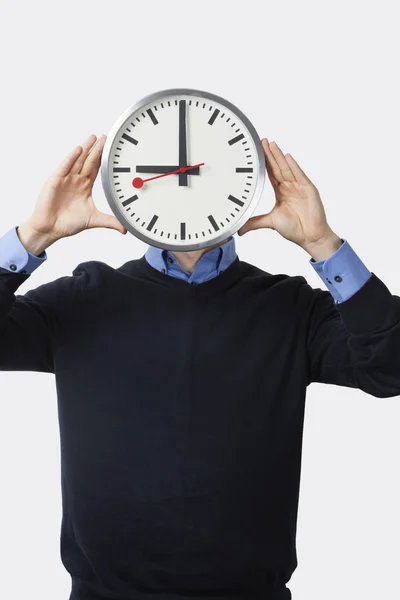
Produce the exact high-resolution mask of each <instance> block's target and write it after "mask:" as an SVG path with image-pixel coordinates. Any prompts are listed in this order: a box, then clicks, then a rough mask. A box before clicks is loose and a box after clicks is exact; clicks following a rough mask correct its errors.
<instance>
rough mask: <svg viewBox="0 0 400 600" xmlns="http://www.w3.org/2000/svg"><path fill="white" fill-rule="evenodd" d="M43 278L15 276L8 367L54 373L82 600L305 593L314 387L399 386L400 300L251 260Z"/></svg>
mask: <svg viewBox="0 0 400 600" xmlns="http://www.w3.org/2000/svg"><path fill="white" fill-rule="evenodd" d="M27 277H29V275H23V274H19V273H18V274H17V273H10V272H9V271H5V270H1V271H0V329H1V338H0V340H1V342H0V368H1V369H2V370H7V371H15V370H29V371H42V372H47V373H53V374H54V375H55V381H56V388H57V398H58V414H59V425H60V440H61V461H62V462H61V485H62V502H63V518H62V528H61V558H62V561H63V564H64V565H65V567H66V569H67V570H68V571H69V573H70V574H71V578H72V591H71V596H70V599H71V600H72V599H73V600H78V599H79V600H103V599H110V600H111V599H114V600H161V598H162V599H163V600H178V599H179V600H182V599H191V600H200V599H204V598H210V599H212V600H223V599H224V600H237V599H239V598H241V599H246V600H256V599H257V600H258V599H260V600H261V599H263V600H283V599H289V598H291V593H290V590H289V588H288V587H287V586H286V584H287V582H288V581H289V579H290V577H291V575H292V573H293V571H294V569H295V568H296V566H297V556H296V545H295V538H296V521H297V507H298V492H299V481H300V466H301V446H302V432H303V418H304V408H305V396H306V388H307V386H308V385H309V384H310V383H311V382H313V381H319V382H324V383H332V384H336V385H338V386H348V387H354V388H360V389H362V390H364V391H365V392H366V393H368V394H371V395H373V396H376V397H379V398H385V397H389V396H395V395H398V394H400V352H399V348H400V298H399V297H398V296H396V295H392V294H391V293H390V291H389V290H388V288H387V287H386V286H385V284H384V283H383V282H382V281H381V280H380V279H379V278H378V277H377V276H376V275H375V274H374V273H373V274H372V276H371V277H370V279H369V280H368V281H367V282H366V283H365V284H364V285H363V286H362V287H361V289H359V290H358V291H357V292H356V293H355V294H354V295H353V296H352V297H351V298H349V299H348V300H346V301H345V302H342V303H340V304H337V305H335V304H334V301H333V298H332V296H331V294H330V292H329V291H326V290H321V289H319V288H317V289H313V288H312V287H310V285H309V284H308V283H307V281H306V280H305V278H304V277H303V276H289V275H287V274H270V273H267V272H265V271H262V270H261V269H259V268H257V267H255V266H253V265H251V264H249V263H246V262H244V261H241V260H240V259H239V258H238V257H237V258H236V259H235V260H234V262H233V263H232V264H231V265H230V266H229V267H228V268H227V269H226V270H225V271H224V272H223V273H222V274H221V275H219V276H218V277H215V278H214V279H210V280H208V281H206V282H204V283H202V284H199V285H197V286H191V285H188V284H187V282H186V281H183V280H180V279H177V278H175V277H172V276H169V275H164V274H162V273H161V272H160V271H157V270H156V269H155V268H154V267H152V266H151V265H150V264H149V263H147V261H146V260H145V258H144V256H143V257H141V258H139V259H135V260H131V261H129V262H127V263H125V264H124V265H122V266H121V267H119V268H116V269H115V268H113V267H111V266H108V265H107V264H105V263H103V262H100V261H88V262H83V263H81V264H79V265H78V266H77V267H76V268H75V270H74V271H73V274H72V275H68V276H64V277H60V278H59V279H56V280H55V281H52V282H50V283H46V284H43V285H40V286H39V287H37V288H36V289H31V290H30V291H28V292H27V293H26V294H25V295H15V292H16V290H17V288H18V286H19V285H20V284H21V283H22V282H23V281H25V280H26V279H27ZM205 373H206V374H207V377H204V374H205ZM3 401H7V399H5V398H3ZM39 595H40V593H39Z"/></svg>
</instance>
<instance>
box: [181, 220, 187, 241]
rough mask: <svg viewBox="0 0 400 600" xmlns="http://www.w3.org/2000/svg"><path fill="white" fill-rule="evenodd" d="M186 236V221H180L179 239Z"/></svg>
mask: <svg viewBox="0 0 400 600" xmlns="http://www.w3.org/2000/svg"><path fill="white" fill-rule="evenodd" d="M185 237H186V223H181V240H184V239H185Z"/></svg>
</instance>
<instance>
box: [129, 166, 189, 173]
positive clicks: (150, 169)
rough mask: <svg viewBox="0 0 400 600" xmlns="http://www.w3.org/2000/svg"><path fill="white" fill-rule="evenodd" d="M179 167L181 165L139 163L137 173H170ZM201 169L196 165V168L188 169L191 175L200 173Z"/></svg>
mask: <svg viewBox="0 0 400 600" xmlns="http://www.w3.org/2000/svg"><path fill="white" fill-rule="evenodd" d="M178 169H179V166H177V165H172V166H171V165H167V166H164V165H161V166H158V165H137V166H136V173H169V172H170V171H177V170H178ZM199 169H200V167H195V168H194V169H191V170H190V171H188V173H190V174H191V175H199Z"/></svg>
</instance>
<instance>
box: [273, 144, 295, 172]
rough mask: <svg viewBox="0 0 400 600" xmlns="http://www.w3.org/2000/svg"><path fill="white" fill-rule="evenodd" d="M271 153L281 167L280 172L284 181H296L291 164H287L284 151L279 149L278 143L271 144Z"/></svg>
mask: <svg viewBox="0 0 400 600" xmlns="http://www.w3.org/2000/svg"><path fill="white" fill-rule="evenodd" d="M270 149H271V152H272V154H273V156H274V158H275V160H276V162H277V163H278V165H279V169H280V172H281V173H282V176H283V179H284V181H295V180H296V178H295V176H294V174H293V173H292V171H291V169H290V166H289V163H288V162H287V160H286V158H285V156H284V154H283V152H282V150H281V149H280V148H279V146H278V144H277V143H276V142H271V144H270Z"/></svg>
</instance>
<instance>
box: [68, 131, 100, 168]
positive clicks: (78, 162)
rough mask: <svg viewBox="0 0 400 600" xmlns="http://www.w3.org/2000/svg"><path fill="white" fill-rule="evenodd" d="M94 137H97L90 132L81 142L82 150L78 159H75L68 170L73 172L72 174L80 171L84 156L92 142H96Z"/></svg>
mask: <svg viewBox="0 0 400 600" xmlns="http://www.w3.org/2000/svg"><path fill="white" fill-rule="evenodd" d="M96 139H97V138H96V136H95V135H94V133H92V134H91V135H89V137H88V138H86V140H85V141H84V142H83V144H82V149H83V152H82V153H81V155H80V156H79V157H78V159H77V160H76V161H75V164H74V165H73V167H72V169H71V171H70V172H71V173H74V174H77V173H80V171H81V169H82V166H83V163H84V162H85V160H86V157H87V155H88V154H89V150H90V148H91V147H92V146H93V144H94V143H95V142H96Z"/></svg>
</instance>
